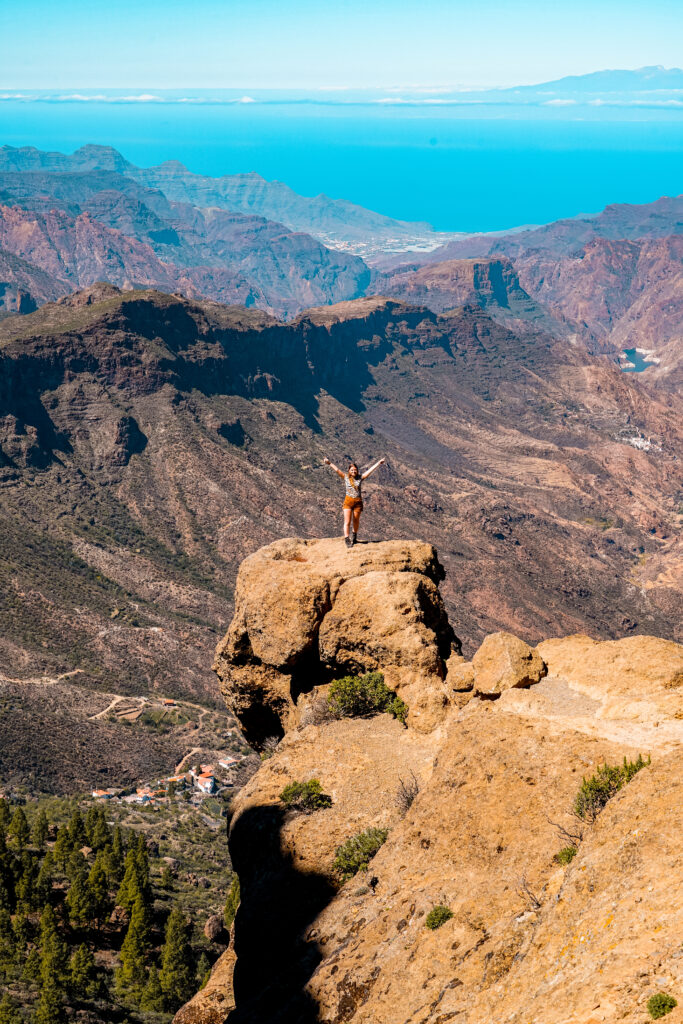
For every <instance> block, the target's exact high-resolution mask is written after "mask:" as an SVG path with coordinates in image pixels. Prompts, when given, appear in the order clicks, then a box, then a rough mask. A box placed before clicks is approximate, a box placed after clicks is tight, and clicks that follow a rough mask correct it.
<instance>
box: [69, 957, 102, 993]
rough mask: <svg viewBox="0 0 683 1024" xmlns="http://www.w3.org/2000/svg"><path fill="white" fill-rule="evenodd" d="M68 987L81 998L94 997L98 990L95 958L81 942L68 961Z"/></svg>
mask: <svg viewBox="0 0 683 1024" xmlns="http://www.w3.org/2000/svg"><path fill="white" fill-rule="evenodd" d="M69 988H70V990H71V992H73V994H74V995H75V996H79V997H80V998H81V999H94V998H95V996H97V994H98V992H99V985H98V983H97V968H96V967H95V958H94V956H93V955H92V953H91V952H90V950H89V949H88V947H87V946H86V945H85V944H84V943H82V944H81V945H80V946H79V947H78V948H77V949H76V950H75V951H74V954H73V956H72V957H71V960H70V961H69Z"/></svg>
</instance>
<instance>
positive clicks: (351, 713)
mask: <svg viewBox="0 0 683 1024" xmlns="http://www.w3.org/2000/svg"><path fill="white" fill-rule="evenodd" d="M327 703H328V706H329V708H330V711H332V713H333V714H334V715H335V717H336V718H369V717H370V716H371V715H380V714H382V713H383V712H385V711H386V712H388V713H389V714H390V715H393V716H394V718H397V719H398V720H399V722H402V723H403V725H405V722H406V717H407V715H408V705H407V704H405V703H404V701H402V700H401V698H400V697H398V696H397V695H396V693H395V692H394V691H393V690H390V689H389V687H388V686H387V685H386V683H385V682H384V676H383V675H382V673H381V672H367V673H366V674H365V675H364V676H343V677H342V678H341V679H335V680H334V682H333V683H332V684H331V685H330V689H329V692H328V694H327Z"/></svg>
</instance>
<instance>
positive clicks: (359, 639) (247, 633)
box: [214, 539, 460, 744]
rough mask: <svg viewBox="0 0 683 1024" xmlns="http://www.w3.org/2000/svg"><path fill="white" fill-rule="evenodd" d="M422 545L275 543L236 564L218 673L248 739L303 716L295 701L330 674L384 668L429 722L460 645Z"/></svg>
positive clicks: (416, 718)
mask: <svg viewBox="0 0 683 1024" xmlns="http://www.w3.org/2000/svg"><path fill="white" fill-rule="evenodd" d="M442 576H443V570H442V569H441V566H440V565H439V562H438V559H437V556H436V552H435V551H434V549H433V548H432V547H431V545H429V544H423V543H419V542H409V541H384V542H382V543H379V544H363V545H357V546H356V547H354V548H352V549H351V550H349V549H347V548H346V547H345V546H344V545H343V542H342V541H340V540H338V539H334V540H319V541H298V540H283V541H276V542H275V543H274V544H270V545H268V546H267V547H265V548H261V549H260V550H259V551H257V552H256V554H254V555H252V556H251V557H250V558H247V559H246V560H245V561H244V562H243V563H242V566H241V568H240V571H239V575H238V578H237V587H236V594H235V605H236V607H235V617H234V619H233V621H232V624H231V626H230V630H229V632H228V634H227V635H226V637H225V638H224V640H223V641H222V642H221V644H220V645H219V647H218V649H217V652H216V662H215V666H214V667H215V669H216V672H217V673H218V675H219V677H220V679H221V682H222V685H223V693H224V694H225V697H226V700H227V702H228V704H229V706H230V707H231V708H232V709H233V710H234V712H235V714H236V715H237V717H238V718H239V720H240V722H241V724H242V727H243V729H244V731H245V734H246V735H247V738H248V739H249V740H250V741H251V742H253V743H255V744H258V743H260V742H263V740H264V739H265V738H266V737H267V736H272V735H276V736H277V735H281V734H282V733H283V732H285V731H287V730H288V729H290V728H292V727H294V726H295V725H296V724H297V723H298V721H299V720H300V703H303V702H300V697H301V695H302V694H308V693H310V691H311V690H312V689H313V688H314V687H316V686H320V685H321V684H324V683H326V682H328V681H329V680H330V679H331V678H333V677H335V676H339V675H344V674H347V673H363V672H367V671H371V670H375V669H381V671H382V672H384V674H385V678H386V681H387V685H389V686H390V687H392V688H394V689H396V690H397V692H398V693H399V694H400V696H401V697H402V699H403V700H405V702H406V703H407V704H408V706H409V708H410V712H409V714H410V720H411V725H413V726H414V727H415V728H420V729H422V730H427V729H432V728H435V727H436V726H437V725H438V724H439V723H440V721H441V720H442V719H443V715H444V709H445V707H446V704H447V702H448V690H447V687H446V686H445V685H444V678H445V675H446V667H445V662H446V660H447V659H448V657H449V656H450V655H451V652H452V651H459V649H460V644H459V641H458V640H457V638H456V637H455V635H454V633H453V630H452V629H451V627H450V625H449V623H448V618H447V616H446V612H445V610H444V606H443V602H442V600H441V595H440V593H439V589H438V581H439V580H440V579H441V578H442Z"/></svg>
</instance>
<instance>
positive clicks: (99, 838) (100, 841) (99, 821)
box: [89, 807, 111, 850]
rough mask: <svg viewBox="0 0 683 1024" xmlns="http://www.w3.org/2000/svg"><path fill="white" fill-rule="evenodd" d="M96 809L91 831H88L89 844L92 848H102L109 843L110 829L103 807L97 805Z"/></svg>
mask: <svg viewBox="0 0 683 1024" xmlns="http://www.w3.org/2000/svg"><path fill="white" fill-rule="evenodd" d="M97 811H98V813H97V817H96V818H95V822H94V825H93V828H92V831H91V832H90V833H89V835H90V845H91V846H92V848H93V850H104V849H106V847H108V846H110V845H111V830H110V828H109V825H107V819H106V817H105V814H104V808H102V807H98V808H97Z"/></svg>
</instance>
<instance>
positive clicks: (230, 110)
mask: <svg viewBox="0 0 683 1024" xmlns="http://www.w3.org/2000/svg"><path fill="white" fill-rule="evenodd" d="M85 143H102V144H106V145H111V146H114V147H115V148H116V149H118V150H119V151H120V152H121V153H122V154H123V155H124V156H125V157H126V158H127V159H129V160H131V161H132V162H133V163H136V164H139V165H142V166H148V165H151V164H156V163H159V162H161V161H163V160H168V159H175V160H180V161H181V162H182V163H184V164H185V165H186V166H187V167H188V168H189V169H190V170H192V171H197V172H200V173H203V174H210V175H220V174H231V173H236V172H242V171H257V172H258V173H259V174H261V175H263V176H264V177H265V178H268V179H278V180H280V181H284V182H286V183H287V184H288V185H290V186H291V187H292V188H293V189H295V190H296V191H297V192H299V193H301V194H303V195H307V196H312V195H317V194H319V193H321V192H324V193H326V194H327V195H329V196H331V197H333V198H344V199H349V200H351V201H353V202H356V203H359V204H361V205H362V206H366V207H369V208H371V209H374V210H378V211H380V212H382V213H385V214H388V215H390V216H392V217H398V218H401V219H404V220H415V221H427V222H429V223H430V224H432V225H433V226H434V227H435V228H437V229H438V230H442V231H496V230H500V229H505V228H511V227H515V226H519V225H524V224H541V223H546V222H548V221H551V220H556V219H558V218H560V217H571V216H575V215H577V214H581V213H593V212H596V211H598V210H600V209H602V207H604V206H605V205H606V204H607V203H613V202H629V203H643V202H650V201H652V200H654V199H656V198H658V197H659V196H661V195H677V194H679V193H680V192H681V191H683V110H679V109H675V110H671V111H668V110H638V109H632V110H628V109H624V110H620V111H618V112H616V113H615V111H613V110H610V109H603V110H600V109H591V108H584V113H583V114H582V115H581V116H578V115H577V114H576V113H574V112H570V113H567V112H566V111H564V110H562V109H558V110H552V109H550V108H546V109H541V108H530V107H519V108H514V107H512V108H511V107H510V106H509V105H503V104H501V105H500V106H496V105H495V104H488V105H486V106H482V107H478V106H476V105H473V106H447V107H443V108H439V107H437V106H429V107H421V106H418V105H409V104H408V105H405V106H402V105H400V104H397V105H391V104H385V105H380V104H377V103H375V104H371V103H363V102H357V103H354V102H346V103H334V102H330V103H304V102H291V103H290V102H279V103H260V102H252V101H251V100H250V99H249V100H247V101H245V102H232V103H213V104H211V103H209V104H205V105H203V104H202V103H197V102H187V103H182V102H174V103H167V102H159V103H157V102H147V101H145V99H144V98H142V99H141V101H139V102H125V103H124V102H121V103H112V102H97V101H92V100H91V101H89V102H55V101H54V100H52V101H46V102H43V101H31V102H24V101H21V100H16V101H15V100H11V99H3V101H2V103H1V104H0V144H9V145H13V146H22V145H33V146H36V147H38V148H39V149H57V150H61V151H63V152H71V151H73V150H74V149H75V148H77V147H78V146H81V145H83V144H85Z"/></svg>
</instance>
